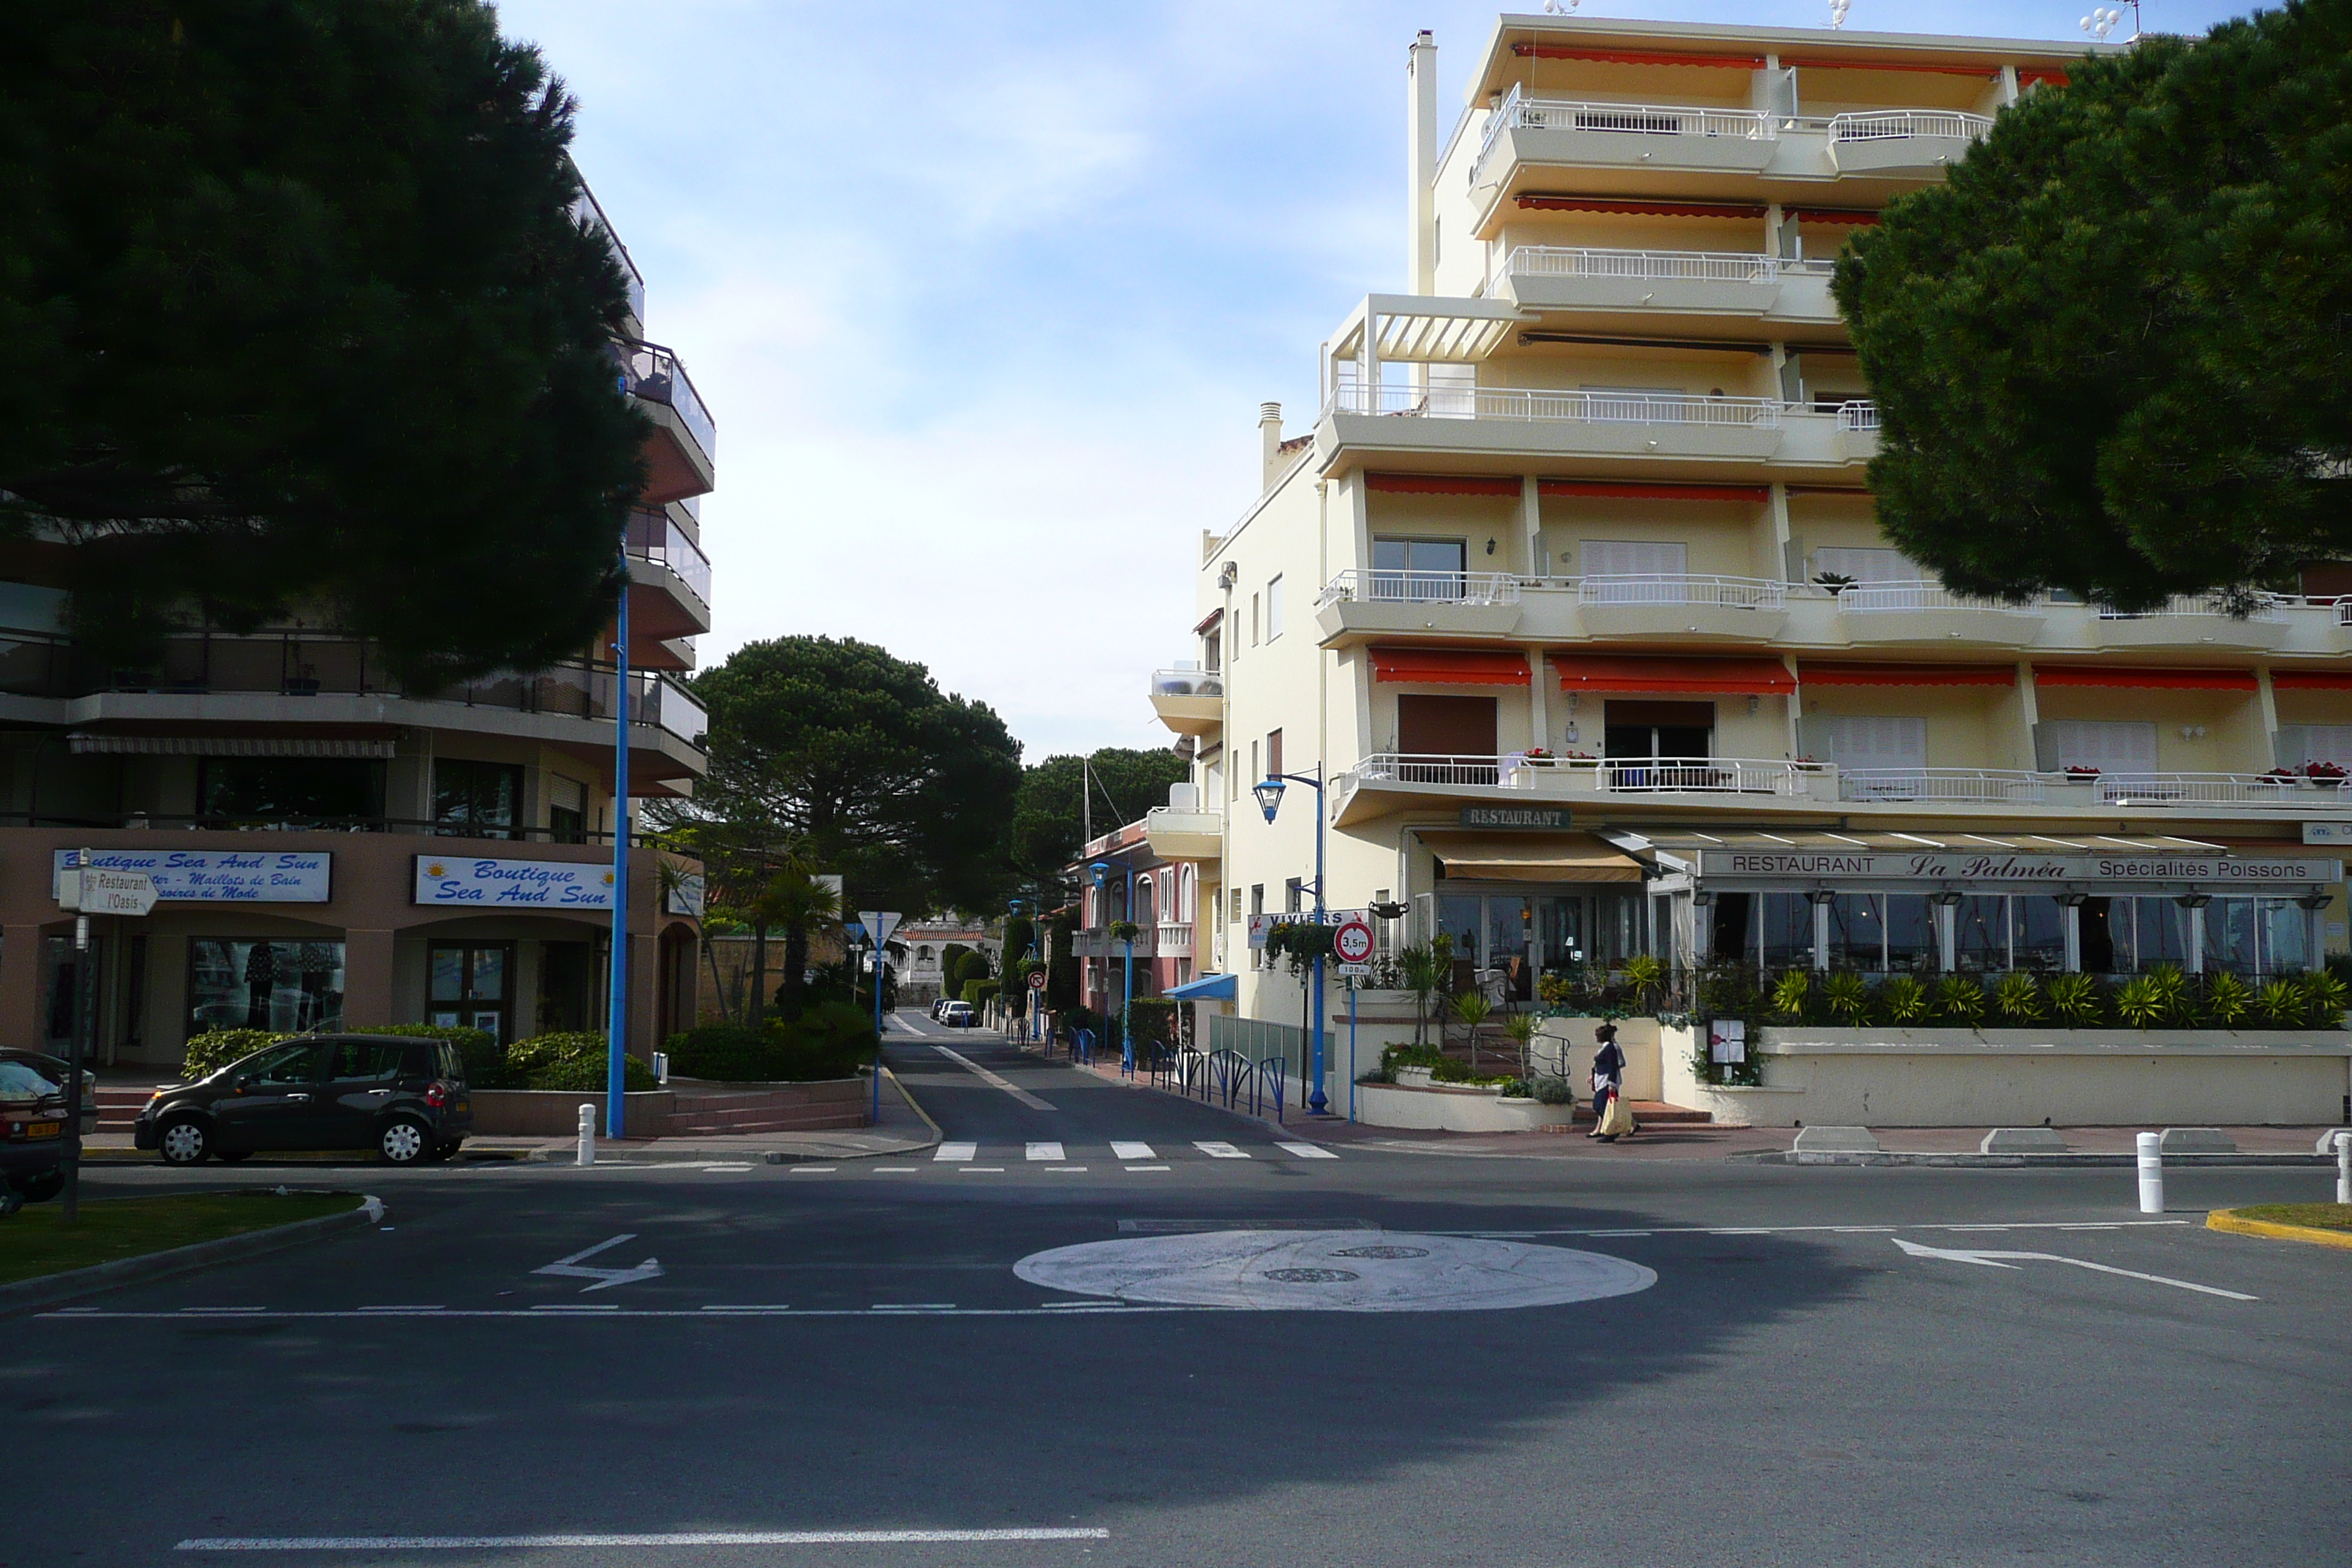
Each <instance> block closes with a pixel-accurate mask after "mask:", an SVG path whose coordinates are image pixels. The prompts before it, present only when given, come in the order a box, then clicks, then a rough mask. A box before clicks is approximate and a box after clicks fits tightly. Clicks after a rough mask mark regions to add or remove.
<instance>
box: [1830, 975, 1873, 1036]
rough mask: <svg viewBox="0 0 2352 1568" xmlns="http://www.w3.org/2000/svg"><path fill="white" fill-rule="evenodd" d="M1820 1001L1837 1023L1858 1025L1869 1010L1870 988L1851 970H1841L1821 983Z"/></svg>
mask: <svg viewBox="0 0 2352 1568" xmlns="http://www.w3.org/2000/svg"><path fill="white" fill-rule="evenodd" d="M1822 1001H1823V1002H1825V1003H1827V1004H1828V1005H1829V1009H1830V1016H1831V1017H1832V1018H1834V1019H1836V1020H1837V1021H1838V1022H1839V1023H1841V1024H1859V1023H1861V1022H1862V1021H1863V1016H1864V1014H1865V1013H1867V1012H1868V1011H1869V1009H1870V987H1869V985H1868V984H1866V983H1865V982H1864V980H1863V978H1862V976H1861V975H1859V974H1857V973H1854V972H1853V970H1851V969H1841V970H1839V971H1838V972H1837V973H1834V974H1832V975H1831V976H1830V977H1829V978H1828V979H1827V980H1824V981H1823V982H1822Z"/></svg>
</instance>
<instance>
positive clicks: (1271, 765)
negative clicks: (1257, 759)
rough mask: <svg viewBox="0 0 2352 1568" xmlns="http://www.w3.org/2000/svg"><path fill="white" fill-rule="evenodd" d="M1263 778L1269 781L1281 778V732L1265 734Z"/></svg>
mask: <svg viewBox="0 0 2352 1568" xmlns="http://www.w3.org/2000/svg"><path fill="white" fill-rule="evenodd" d="M1265 776H1266V777H1267V778H1270V779H1271V778H1279V777H1281V776H1282V731H1279V730H1268V731H1266V732H1265Z"/></svg>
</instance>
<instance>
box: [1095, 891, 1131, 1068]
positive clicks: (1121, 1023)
mask: <svg viewBox="0 0 2352 1568" xmlns="http://www.w3.org/2000/svg"><path fill="white" fill-rule="evenodd" d="M1087 875H1088V876H1090V877H1092V878H1093V879H1095V891H1096V893H1097V894H1098V895H1099V894H1100V893H1101V892H1102V890H1103V885H1104V884H1105V883H1107V882H1108V881H1109V880H1110V862H1109V861H1108V860H1097V861H1096V862H1095V863H1094V864H1093V865H1091V866H1089V867H1087ZM1105 912H1106V913H1108V911H1107V910H1106V911H1105ZM1125 913H1126V918H1127V921H1128V923H1129V924H1130V925H1132V924H1133V923H1134V921H1135V868H1134V867H1133V866H1129V867H1128V868H1127V908H1126V911H1125ZM1103 929H1104V930H1105V931H1108V930H1109V929H1110V922H1109V921H1104V922H1103ZM1118 945H1119V946H1120V947H1122V948H1124V949H1125V950H1126V952H1127V966H1126V970H1125V978H1124V979H1123V980H1122V981H1121V983H1120V984H1121V985H1122V987H1123V989H1122V990H1121V991H1120V993H1119V998H1118V1058H1119V1063H1120V1065H1121V1066H1122V1067H1124V1068H1126V1069H1127V1070H1128V1072H1129V1073H1130V1074H1132V1073H1133V1072H1134V1071H1135V1033H1134V1024H1135V939H1134V938H1133V937H1131V936H1130V937H1129V938H1128V939H1127V940H1126V941H1125V942H1120V943H1119V944H1118Z"/></svg>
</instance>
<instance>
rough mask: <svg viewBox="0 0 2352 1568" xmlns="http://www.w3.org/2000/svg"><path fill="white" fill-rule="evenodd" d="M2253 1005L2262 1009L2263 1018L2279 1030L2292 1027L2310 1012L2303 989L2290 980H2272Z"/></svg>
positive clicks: (2264, 987)
mask: <svg viewBox="0 0 2352 1568" xmlns="http://www.w3.org/2000/svg"><path fill="white" fill-rule="evenodd" d="M2254 1005H2256V1006H2257V1007H2260V1008H2261V1009H2262V1012H2263V1017H2265V1018H2268V1019H2269V1020H2270V1021H2271V1025H2272V1026H2273V1027H2274V1028H2280V1029H2291V1028H2293V1027H2294V1026H2295V1025H2297V1024H2299V1023H2301V1022H2302V1021H2303V1016H2304V1015H2305V1013H2306V1012H2308V1011H2310V1007H2309V1005H2308V1004H2306V1003H2305V1000H2304V994H2303V987H2302V986H2300V985H2298V984H2295V983H2294V981H2292V980H2273V981H2272V982H2271V983H2270V984H2267V985H2264V986H2263V989H2262V994H2260V995H2258V996H2256V997H2255V998H2254Z"/></svg>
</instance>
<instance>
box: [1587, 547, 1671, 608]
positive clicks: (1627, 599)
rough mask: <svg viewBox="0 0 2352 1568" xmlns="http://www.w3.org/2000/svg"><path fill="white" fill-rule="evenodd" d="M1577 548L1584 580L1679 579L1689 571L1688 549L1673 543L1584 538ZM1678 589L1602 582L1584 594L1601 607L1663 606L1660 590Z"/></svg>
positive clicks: (1654, 584) (1669, 586)
mask: <svg viewBox="0 0 2352 1568" xmlns="http://www.w3.org/2000/svg"><path fill="white" fill-rule="evenodd" d="M1577 548H1578V551H1579V552H1580V556H1579V561H1578V566H1579V570H1580V573H1581V574H1582V575H1584V576H1586V577H1676V578H1679V577H1683V576H1685V575H1687V574H1689V572H1690V547H1689V546H1688V545H1685V544H1682V543H1679V542H1673V541H1668V540H1650V539H1587V540H1583V541H1581V542H1579V544H1578V546H1577ZM1682 587H1683V584H1679V583H1675V584H1665V583H1606V584H1597V585H1595V586H1592V587H1588V588H1586V590H1585V593H1586V595H1587V596H1589V597H1594V598H1597V599H1599V600H1600V601H1601V603H1604V604H1627V603H1631V604H1664V603H1667V602H1669V601H1667V600H1665V599H1663V598H1661V597H1660V594H1661V592H1662V591H1663V590H1665V589H1667V588H1682ZM1684 591H1685V592H1687V590H1686V589H1685V590H1684ZM1673 602H1676V603H1679V602H1680V601H1679V600H1676V601H1673Z"/></svg>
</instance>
